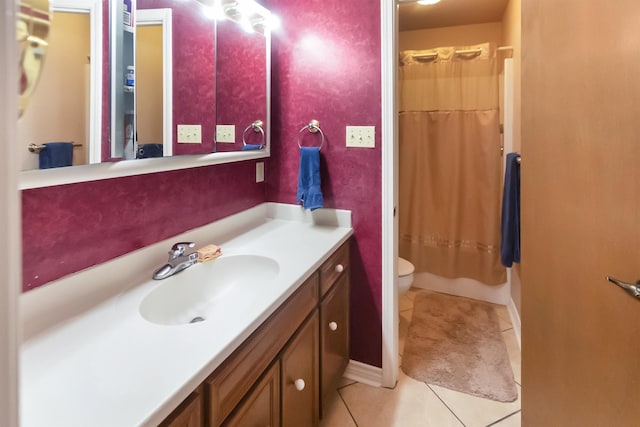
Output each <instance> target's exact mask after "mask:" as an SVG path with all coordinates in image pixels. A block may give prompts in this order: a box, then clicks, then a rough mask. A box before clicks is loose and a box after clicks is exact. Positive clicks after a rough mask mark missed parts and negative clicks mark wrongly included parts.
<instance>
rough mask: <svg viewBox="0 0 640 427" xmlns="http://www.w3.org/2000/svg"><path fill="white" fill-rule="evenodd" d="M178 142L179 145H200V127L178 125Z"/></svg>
mask: <svg viewBox="0 0 640 427" xmlns="http://www.w3.org/2000/svg"><path fill="white" fill-rule="evenodd" d="M178 142H179V143H181V144H202V126H200V125H178Z"/></svg>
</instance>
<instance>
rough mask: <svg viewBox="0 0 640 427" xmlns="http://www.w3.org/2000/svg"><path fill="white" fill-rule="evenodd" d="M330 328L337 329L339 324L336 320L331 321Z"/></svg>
mask: <svg viewBox="0 0 640 427" xmlns="http://www.w3.org/2000/svg"><path fill="white" fill-rule="evenodd" d="M329 329H331V330H332V331H335V330H337V329H338V324H337V323H336V322H329Z"/></svg>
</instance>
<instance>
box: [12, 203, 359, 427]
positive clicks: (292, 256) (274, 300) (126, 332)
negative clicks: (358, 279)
mask: <svg viewBox="0 0 640 427" xmlns="http://www.w3.org/2000/svg"><path fill="white" fill-rule="evenodd" d="M270 205H271V206H270V207H269V209H268V210H269V212H270V214H269V215H271V216H272V217H277V219H276V218H265V219H264V220H263V222H262V223H261V224H257V225H256V226H255V227H254V228H252V229H250V230H248V231H244V232H242V233H241V234H240V235H238V236H237V237H234V238H232V239H230V240H227V241H224V242H205V243H216V244H219V245H220V246H221V247H222V251H223V257H227V256H232V255H236V254H252V255H263V256H267V257H270V258H272V259H274V260H276V261H277V262H278V264H279V271H278V273H277V276H276V277H275V278H274V279H272V280H269V281H266V282H265V283H260V284H259V285H260V286H256V287H255V289H252V290H251V297H250V298H243V297H242V292H245V293H246V292H247V290H246V289H244V290H242V291H241V292H240V291H238V292H235V293H233V292H232V293H230V294H229V295H228V297H229V302H228V304H224V307H220V308H219V309H218V310H217V311H216V312H215V313H214V314H212V315H211V316H209V317H208V318H207V319H206V320H205V321H203V322H199V323H194V324H186V325H157V324H153V323H150V322H148V321H147V320H145V319H143V318H142V316H141V315H140V313H139V310H138V307H139V305H140V302H141V301H142V300H143V299H144V297H145V296H146V295H148V294H149V293H150V292H151V291H152V290H154V289H155V288H156V287H157V286H159V285H161V284H162V283H163V282H166V281H168V280H189V276H190V273H194V272H196V271H197V269H203V268H207V264H208V263H205V264H197V265H195V266H193V267H190V268H189V269H187V270H185V271H183V272H181V273H179V274H178V275H176V276H173V277H171V278H168V279H165V281H154V280H147V281H138V283H137V284H136V283H134V284H133V285H131V286H129V287H128V289H126V287H125V290H123V291H121V292H119V293H117V294H115V295H114V296H111V297H109V298H108V299H106V300H104V301H102V302H100V303H99V304H97V305H94V306H93V307H91V308H90V309H89V310H86V311H84V312H81V313H77V314H75V315H74V316H73V317H71V318H66V319H63V320H62V321H59V322H58V323H57V324H56V325H54V326H52V327H49V328H47V329H44V330H42V331H39V332H38V333H37V334H33V336H32V337H30V338H29V339H28V340H27V341H25V342H24V343H23V346H22V354H21V360H20V363H21V380H20V381H21V382H20V386H21V387H20V388H21V390H20V391H21V396H20V399H21V402H20V403H21V413H20V416H21V425H22V426H24V427H30V426H34V427H57V426H60V427H75V426H78V427H87V426H91V427H98V426H108V427H127V426H138V425H145V426H146V425H157V424H158V423H159V422H160V421H162V420H163V419H164V418H165V417H166V416H167V415H168V414H169V413H170V412H171V411H172V410H173V409H174V408H175V407H177V406H178V405H179V404H180V402H182V400H183V399H184V398H186V397H187V396H188V395H189V394H190V393H191V392H192V391H193V390H194V389H195V388H196V387H197V386H198V385H199V384H200V383H201V382H202V381H203V380H204V379H205V378H206V377H207V376H208V375H209V374H210V373H211V372H212V371H213V370H215V368H216V367H218V366H219V365H220V363H222V361H224V359H225V358H226V357H228V356H229V355H230V354H231V353H232V352H233V351H234V350H235V349H236V348H237V347H238V346H239V345H240V343H242V341H244V340H245V339H246V338H247V337H248V336H249V335H250V334H251V333H252V332H253V331H254V330H255V329H256V328H257V327H258V326H259V325H260V324H261V323H262V322H263V321H264V320H266V319H267V318H268V317H269V316H270V315H271V314H272V313H273V312H274V311H275V310H276V309H277V308H278V307H279V306H280V305H281V304H282V303H283V302H284V301H285V300H286V299H287V298H288V297H289V296H291V295H292V294H293V292H294V291H295V290H296V289H297V288H298V287H299V286H300V285H301V284H302V283H303V282H304V280H305V279H307V278H308V277H309V276H310V275H311V274H312V273H313V272H314V271H315V270H316V269H317V268H318V267H319V266H320V265H321V264H322V263H323V262H324V261H325V260H326V259H327V258H328V256H329V255H330V254H331V253H332V252H333V251H334V250H335V249H337V248H338V247H339V246H340V245H341V244H342V243H344V242H345V241H346V240H347V239H348V237H349V236H350V235H351V234H352V229H351V227H350V226H344V223H342V224H340V225H330V226H329V225H318V224H314V223H313V222H309V221H304V220H303V221H299V220H293V219H291V217H289V218H288V219H280V218H287V217H288V215H287V214H286V212H289V213H291V212H293V213H294V215H293V217H296V215H297V211H295V210H292V209H291V208H289V207H287V206H286V205H284V206H283V205H274V204H270ZM274 207H275V208H274ZM294 208H295V209H299V208H297V207H294ZM282 209H284V211H282ZM281 211H282V212H285V214H284V215H281V214H280V213H282V212H281ZM265 212H266V209H265ZM298 219H299V218H298ZM178 237H180V236H177V237H176V238H175V239H172V240H174V241H177V240H176V239H177V238H178ZM198 246H202V245H200V244H199V245H198ZM157 261H158V263H159V264H161V263H162V262H164V261H165V259H158V260H157ZM214 262H215V260H214V261H210V263H214ZM247 268H251V266H250V265H247ZM191 270H193V271H191ZM151 273H152V271H149V272H148V274H149V277H150V275H151ZM134 276H139V275H134ZM76 279H77V278H76ZM120 286H122V285H120ZM54 291H55V290H48V291H47V292H49V293H52V292H54ZM32 292H36V291H32ZM27 295H28V293H27ZM32 311H33V310H32ZM31 315H33V316H37V313H36V314H34V313H32V314H31Z"/></svg>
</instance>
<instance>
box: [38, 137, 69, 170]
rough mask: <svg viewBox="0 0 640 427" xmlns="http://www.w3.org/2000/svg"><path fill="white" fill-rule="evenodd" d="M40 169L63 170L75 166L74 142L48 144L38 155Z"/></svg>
mask: <svg viewBox="0 0 640 427" xmlns="http://www.w3.org/2000/svg"><path fill="white" fill-rule="evenodd" d="M38 162H39V165H38V166H39V167H40V169H51V168H61V167H64V166H71V165H73V143H72V142H47V143H46V144H44V148H43V149H42V150H40V153H39V154H38Z"/></svg>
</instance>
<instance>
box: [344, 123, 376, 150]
mask: <svg viewBox="0 0 640 427" xmlns="http://www.w3.org/2000/svg"><path fill="white" fill-rule="evenodd" d="M375 146H376V127H375V126H347V147H360V148H375Z"/></svg>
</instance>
